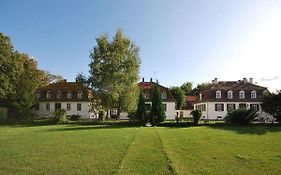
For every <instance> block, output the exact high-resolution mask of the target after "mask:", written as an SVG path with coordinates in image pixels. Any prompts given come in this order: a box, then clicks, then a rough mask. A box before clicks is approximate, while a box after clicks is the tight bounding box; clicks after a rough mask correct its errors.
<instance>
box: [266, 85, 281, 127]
mask: <svg viewBox="0 0 281 175" xmlns="http://www.w3.org/2000/svg"><path fill="white" fill-rule="evenodd" d="M262 109H263V110H264V111H265V112H267V113H268V114H270V115H272V116H273V117H275V118H276V119H277V120H278V121H279V122H280V121H281V90H279V91H278V92H276V93H270V92H268V93H266V94H265V95H264V97H263V99H262Z"/></svg>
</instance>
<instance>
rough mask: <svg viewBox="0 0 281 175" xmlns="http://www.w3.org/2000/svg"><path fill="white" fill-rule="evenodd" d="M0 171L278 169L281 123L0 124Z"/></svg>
mask: <svg viewBox="0 0 281 175" xmlns="http://www.w3.org/2000/svg"><path fill="white" fill-rule="evenodd" d="M0 133H1V135H0V174H5V175H8V174H245V175H249V174H280V172H281V166H280V164H281V127H270V126H252V127H230V126H216V125H214V126H200V127H152V128H145V127H122V126H91V125H89V126H77V125H52V126H33V127H32V126H29V127H20V126H0Z"/></svg>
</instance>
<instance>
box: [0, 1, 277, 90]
mask: <svg viewBox="0 0 281 175" xmlns="http://www.w3.org/2000/svg"><path fill="white" fill-rule="evenodd" d="M118 27H120V28H122V29H123V31H124V33H125V34H126V35H127V36H129V37H130V38H131V39H132V40H133V41H134V42H135V44H136V45H138V46H139V47H140V57H141V61H142V64H141V72H140V73H141V77H144V78H145V79H146V80H149V78H150V77H156V78H157V79H158V80H159V82H160V83H161V84H164V85H166V86H172V85H173V86H176V85H181V84H182V83H183V82H186V81H192V82H194V84H195V85H196V84H197V83H201V82H210V81H211V80H212V79H213V78H215V77H217V78H218V79H219V80H238V79H242V78H243V77H247V78H250V77H253V78H254V81H255V82H257V83H258V84H260V85H263V86H266V87H269V88H270V89H271V90H275V89H281V71H280V65H281V64H280V63H281V61H280V60H281V32H280V31H281V0H266V1H265V0H247V1H245V0H232V1H231V0H228V1H225V0H194V1H188V0H173V1H172V0H138V1H137V0H135V1H132V0H118V1H117V0H116V1H115V0H114V1H113V0H112V1H109V0H100V1H94V0H59V1H58V0H48V1H47V0H45V1H43V0H28V1H27V0H14V1H9V0H2V1H0V32H3V33H5V34H6V35H8V36H10V37H11V39H12V42H13V44H14V46H15V49H16V50H19V51H21V52H25V53H28V54H29V55H31V56H33V57H35V58H36V59H37V60H38V62H39V66H40V68H42V69H45V70H49V71H51V72H52V73H55V74H61V75H63V76H64V77H65V78H66V79H68V80H69V81H73V80H74V79H75V75H76V74H77V73H78V72H84V73H88V70H89V67H88V64H89V63H90V58H89V53H90V50H91V49H92V48H93V47H94V46H95V38H96V37H98V36H99V35H100V34H101V33H107V34H108V35H109V36H110V37H112V36H113V35H114V33H115V32H116V29H117V28H118ZM154 72H156V73H154Z"/></svg>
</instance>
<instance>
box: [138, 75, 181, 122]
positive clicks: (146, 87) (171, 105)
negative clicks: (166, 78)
mask: <svg viewBox="0 0 281 175" xmlns="http://www.w3.org/2000/svg"><path fill="white" fill-rule="evenodd" d="M156 85H157V84H156V83H154V82H153V81H152V79H150V82H144V79H143V81H142V82H140V83H138V86H139V87H140V89H142V90H143V91H144V97H145V104H146V109H147V111H150V110H151V105H152V95H153V90H154V87H155V86H156ZM159 86H160V91H161V93H162V101H163V102H162V103H163V106H164V110H165V115H166V119H175V107H176V102H175V99H174V97H173V96H172V94H171V92H170V90H169V88H166V87H164V86H161V85H159Z"/></svg>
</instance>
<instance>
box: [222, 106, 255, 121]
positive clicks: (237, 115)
mask: <svg viewBox="0 0 281 175" xmlns="http://www.w3.org/2000/svg"><path fill="white" fill-rule="evenodd" d="M256 117H257V111H256V110H255V109H244V108H243V109H237V110H233V111H228V113H227V116H226V117H225V122H226V123H231V124H243V125H247V124H249V123H251V122H252V121H253V120H254V119H255V118H256Z"/></svg>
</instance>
